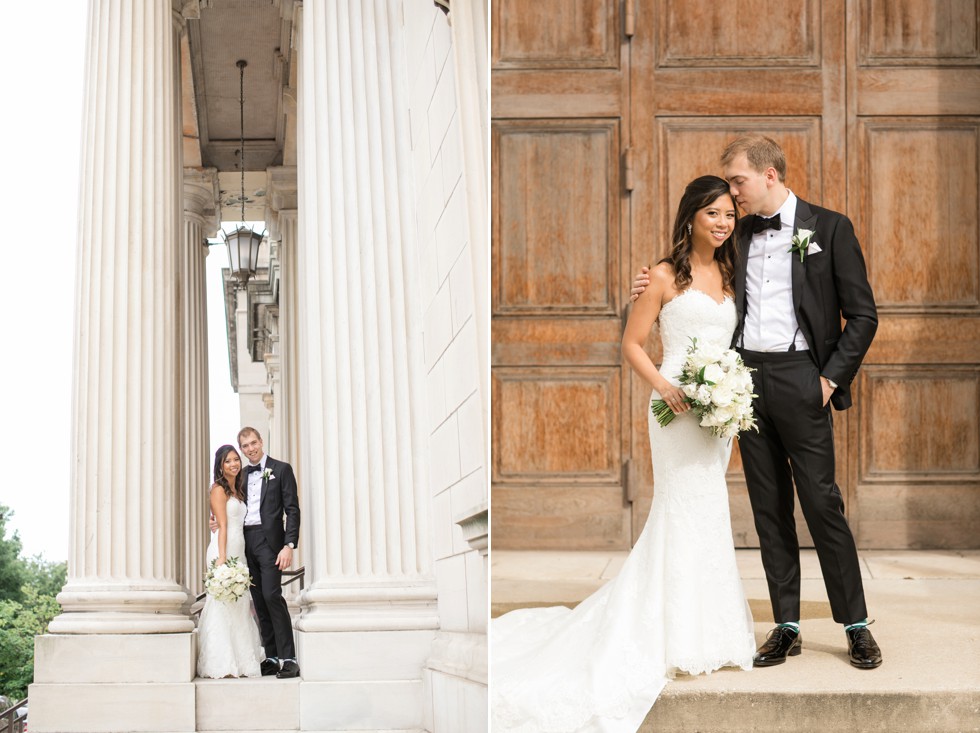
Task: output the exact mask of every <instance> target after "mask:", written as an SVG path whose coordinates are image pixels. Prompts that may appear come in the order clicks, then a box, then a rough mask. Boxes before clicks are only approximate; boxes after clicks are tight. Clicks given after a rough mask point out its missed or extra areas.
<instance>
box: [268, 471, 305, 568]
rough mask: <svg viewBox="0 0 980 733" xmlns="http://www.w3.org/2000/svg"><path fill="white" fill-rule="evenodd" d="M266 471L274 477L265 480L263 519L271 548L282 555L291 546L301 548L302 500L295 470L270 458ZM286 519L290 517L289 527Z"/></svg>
mask: <svg viewBox="0 0 980 733" xmlns="http://www.w3.org/2000/svg"><path fill="white" fill-rule="evenodd" d="M265 467H266V469H268V470H269V471H270V472H271V474H272V475H271V477H270V478H267V479H265V478H264V479H262V498H261V500H260V502H259V516H260V517H261V518H262V529H263V530H264V532H265V539H266V541H267V542H268V543H269V547H271V548H272V551H273V552H276V553H278V552H279V550H281V549H282V548H283V547H285V546H286V545H287V544H288V543H289V542H292V543H293V544H294V545H296V546H297V547H298V546H299V496H298V494H297V491H296V477H295V475H294V474H293V467H292V466H290V465H289V464H288V463H285V462H283V461H277V460H276V459H275V458H273V457H272V456H266V458H265ZM283 515H285V517H286V523H285V527H284V526H283V519H282V518H283Z"/></svg>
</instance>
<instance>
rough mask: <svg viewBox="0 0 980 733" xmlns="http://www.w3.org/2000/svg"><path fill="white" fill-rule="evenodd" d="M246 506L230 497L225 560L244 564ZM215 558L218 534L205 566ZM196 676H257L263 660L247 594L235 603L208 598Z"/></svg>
mask: <svg viewBox="0 0 980 733" xmlns="http://www.w3.org/2000/svg"><path fill="white" fill-rule="evenodd" d="M246 509H247V507H246V505H245V504H243V503H242V502H240V501H239V500H238V499H236V498H234V497H229V499H228V504H227V511H228V540H227V542H226V544H225V557H227V558H232V557H235V558H238V560H239V561H241V562H242V564H244V563H245V530H244V524H245V511H246ZM216 557H218V533H217V532H215V533H214V534H212V535H211V544H210V545H208V552H207V564H208V565H209V566H210V565H211V561H212V560H213V559H215V558H216ZM197 633H198V645H199V650H198V654H197V676H198V677H213V678H220V677H227V676H228V675H231V676H232V677H259V676H261V674H262V672H261V671H260V669H259V665H260V664H261V662H262V660H263V659H264V655H263V653H262V647H261V642H260V641H259V629H258V626H256V625H255V621H254V620H253V618H252V596H251V594H250V593H248V592H246V593H245V594H244V595H243V596H242V597H241V598H239V599H238V600H237V601H235V602H234V603H229V602H226V601H219V600H216V599H214V598H212V597H211V596H208V597H207V599H206V600H205V601H204V610H203V611H201V621H200V624H199V625H198V632H197Z"/></svg>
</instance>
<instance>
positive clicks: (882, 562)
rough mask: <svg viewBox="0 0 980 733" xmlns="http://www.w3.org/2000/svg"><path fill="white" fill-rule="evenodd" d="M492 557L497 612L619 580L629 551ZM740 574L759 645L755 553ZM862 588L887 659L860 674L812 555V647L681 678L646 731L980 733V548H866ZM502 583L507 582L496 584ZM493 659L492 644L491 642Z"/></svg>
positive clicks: (760, 598) (808, 584)
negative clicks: (773, 661)
mask: <svg viewBox="0 0 980 733" xmlns="http://www.w3.org/2000/svg"><path fill="white" fill-rule="evenodd" d="M533 555H534V553H506V552H500V551H498V552H496V553H494V566H493V571H492V577H493V585H492V589H493V598H492V612H493V615H495V616H496V615H498V614H499V613H500V612H501V611H506V610H510V609H511V608H516V607H527V606H546V605H557V604H561V605H568V606H574V605H576V604H577V603H578V602H580V601H581V600H582V599H583V598H585V597H586V596H588V595H589V594H590V593H591V592H592V591H594V590H595V588H597V587H599V586H601V585H602V583H603V582H605V581H607V580H608V579H609V578H611V577H614V576H615V573H616V572H617V571H618V568H619V566H621V563H622V559H623V557H624V556H625V554H624V553H605V554H604V556H603V555H602V554H601V553H581V554H579V555H576V554H575V553H561V554H559V553H550V554H547V553H541V554H540V556H539V557H534V556H533ZM738 555H739V568H740V572H741V575H742V578H743V585H744V587H745V593H746V596H747V598H748V600H749V605H750V606H751V609H752V615H753V618H754V620H755V636H756V640H757V641H758V642H759V643H761V642H762V641H763V640H765V638H766V634H767V632H768V631H769V630H770V628H771V627H772V624H773V621H772V611H771V609H770V606H769V600H768V589H767V585H766V581H765V579H764V577H763V573H762V571H761V566H760V565H759V563H758V552H757V551H739V552H738ZM862 558H863V564H864V566H865V567H864V574H863V575H864V589H865V594H866V597H867V600H868V607H869V610H870V612H871V614H872V617H874V618H876V619H877V621H876V623H875V624H874V625H873V626H871V631H872V632H873V634H874V636H875V638H876V639H877V641H878V643H879V644H880V646H881V649H882V655H883V657H884V663H883V664H882V666H881V667H879V668H878V669H874V670H861V669H856V668H854V667H852V666H851V665H850V664H849V663H848V659H847V642H846V638H845V635H844V632H843V630H842V628H841V626H840V625H839V624H837V623H835V622H834V621H833V619H832V617H831V611H830V605H829V603H828V602H827V596H826V591H825V589H824V585H823V580H822V578H821V576H820V569H819V564H818V563H817V562H816V557H815V556H814V554H813V553H812V551H810V552H805V553H804V555H803V583H802V604H801V615H802V619H801V625H802V633H803V652H802V654H800V656H797V657H791V658H789V659H788V660H787V661H786V663H785V664H782V665H779V666H776V667H767V668H762V669H752V670H749V671H741V670H728V669H725V670H719V671H718V672H715V673H713V674H710V675H700V676H697V677H690V676H687V675H679V676H678V677H677V678H676V679H675V680H672V681H671V682H670V683H669V684H668V685H667V686H666V687H665V688H664V691H663V692H662V693H661V695H660V698H659V699H658V700H657V703H656V704H655V705H654V707H653V710H652V711H651V712H650V714H649V715H648V716H647V718H646V721H645V722H644V724H643V726H642V727H641V728H640V730H641V732H642V733H653V732H654V731H671V732H672V733H695V732H697V733H715V732H717V733H750V732H751V733H781V732H782V731H786V732H792V733H800V732H805V733H824V732H828V733H830V732H832V733H852V731H854V732H860V733H879V732H880V733H971V732H972V733H978V732H980V664H978V660H980V626H978V624H977V619H980V583H978V582H977V581H978V578H980V553H977V552H962V553H960V552H949V551H946V552H938V551H933V552H885V551H879V552H864V553H862ZM498 581H499V582H498ZM490 651H491V654H492V653H493V644H492V641H491V646H490Z"/></svg>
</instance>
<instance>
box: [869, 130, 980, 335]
mask: <svg viewBox="0 0 980 733" xmlns="http://www.w3.org/2000/svg"><path fill="white" fill-rule="evenodd" d="M859 124H860V127H861V132H862V140H863V145H862V151H863V152H864V155H865V161H864V165H863V169H864V171H865V176H864V180H866V181H874V182H875V184H874V185H873V186H865V187H863V193H864V196H865V200H866V204H865V210H866V211H867V213H866V214H865V216H864V217H863V219H862V221H861V222H860V224H859V227H860V230H861V232H862V235H863V236H862V237H861V239H862V241H864V242H867V243H868V244H867V245H866V246H865V256H866V258H867V260H868V262H869V267H870V268H871V270H872V272H873V274H874V282H875V296H876V300H877V302H878V305H879V307H881V308H884V309H885V310H886V311H887V310H888V309H889V308H890V307H904V308H915V309H917V310H920V311H921V310H924V309H926V308H928V307H931V306H949V307H954V306H977V305H978V303H980V268H978V265H980V263H978V258H980V237H978V227H980V217H978V213H977V206H978V201H977V191H978V190H980V188H978V180H977V167H978V165H980V144H978V140H980V121H977V120H972V121H971V120H968V119H957V118H931V117H909V118H873V119H862V120H859ZM954 212H955V213H954ZM872 233H873V236H872ZM924 348H925V347H924Z"/></svg>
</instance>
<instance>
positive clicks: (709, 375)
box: [704, 364, 725, 384]
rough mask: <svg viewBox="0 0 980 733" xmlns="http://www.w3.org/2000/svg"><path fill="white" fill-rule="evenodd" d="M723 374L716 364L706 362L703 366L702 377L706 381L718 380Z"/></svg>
mask: <svg viewBox="0 0 980 733" xmlns="http://www.w3.org/2000/svg"><path fill="white" fill-rule="evenodd" d="M724 376H725V372H724V371H723V370H722V368H721V367H720V366H718V365H717V364H708V365H707V366H706V367H705V368H704V379H705V381H706V382H714V383H716V384H717V383H718V382H720V381H721V380H722V379H723V378H724Z"/></svg>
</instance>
